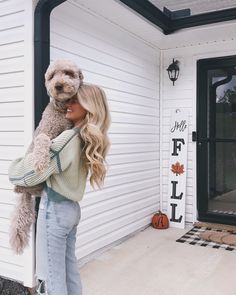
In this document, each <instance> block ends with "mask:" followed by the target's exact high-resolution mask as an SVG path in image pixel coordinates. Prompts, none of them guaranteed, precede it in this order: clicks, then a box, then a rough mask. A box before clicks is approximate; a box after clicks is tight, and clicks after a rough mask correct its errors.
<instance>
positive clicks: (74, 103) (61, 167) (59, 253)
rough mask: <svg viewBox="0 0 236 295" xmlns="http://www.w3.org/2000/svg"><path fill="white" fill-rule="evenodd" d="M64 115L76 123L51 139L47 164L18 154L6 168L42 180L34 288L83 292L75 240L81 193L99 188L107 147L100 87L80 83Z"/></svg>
mask: <svg viewBox="0 0 236 295" xmlns="http://www.w3.org/2000/svg"><path fill="white" fill-rule="evenodd" d="M66 118H67V119H68V120H70V121H71V122H72V123H73V125H74V127H73V128H72V129H70V130H66V131H64V132H62V133H61V134H60V135H59V136H58V137H56V138H55V139H53V140H52V142H51V148H50V159H51V160H50V165H49V167H48V168H47V169H46V170H45V171H43V172H40V173H39V172H35V171H34V169H33V166H32V161H31V159H32V154H28V155H26V156H25V157H24V158H19V159H16V160H15V161H13V162H12V164H11V165H10V168H9V179H10V181H11V182H12V183H13V184H15V185H22V186H34V185H36V184H39V183H42V182H45V189H44V192H43V196H42V197H41V200H40V205H39V212H38V220H37V235H36V276H37V279H38V280H39V286H38V289H37V292H38V294H49V295H81V294H82V286H81V281H80V276H79V273H78V270H77V260H76V256H75V242H76V231H77V225H78V223H79V220H80V205H79V203H78V202H79V201H80V200H81V199H82V198H83V194H84V190H85V186H86V180H87V178H88V173H89V172H90V178H89V180H90V184H91V185H92V187H93V188H94V187H95V184H96V185H97V186H98V187H99V188H101V187H102V186H103V184H104V179H105V176H106V167H105V158H106V155H107V152H108V149H109V147H110V142H109V139H108V136H107V131H108V128H109V126H110V122H111V120H110V112H109V108H108V103H107V99H106V96H105V93H104V92H103V90H102V89H101V88H99V87H97V86H95V85H86V84H83V85H82V86H80V88H79V91H78V94H77V96H76V97H74V98H72V99H70V100H69V101H68V102H67V112H66Z"/></svg>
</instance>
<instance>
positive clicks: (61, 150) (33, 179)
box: [8, 130, 76, 186]
mask: <svg viewBox="0 0 236 295" xmlns="http://www.w3.org/2000/svg"><path fill="white" fill-rule="evenodd" d="M75 135H76V134H75V132H74V131H73V130H66V131H64V132H62V133H61V134H60V135H59V136H58V137H56V138H55V139H53V140H52V142H51V148H50V162H49V166H48V167H47V168H46V169H45V170H44V171H42V172H37V171H35V170H34V167H33V161H32V156H33V154H32V153H29V154H26V155H25V156H24V157H21V158H17V159H16V160H14V161H13V162H12V163H11V164H10V166H9V169H8V175H9V180H10V182H11V183H12V184H14V185H20V186H34V185H37V184H39V183H42V182H44V181H45V180H47V179H48V178H49V177H50V176H51V175H52V174H55V173H60V172H62V171H64V170H65V169H66V168H67V167H68V166H69V165H70V163H71V161H72V157H71V156H70V155H71V151H70V148H71V142H72V139H73V138H74V136H75Z"/></svg>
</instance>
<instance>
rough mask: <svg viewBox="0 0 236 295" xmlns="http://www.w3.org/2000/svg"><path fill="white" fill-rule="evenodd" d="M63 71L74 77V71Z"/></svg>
mask: <svg viewBox="0 0 236 295" xmlns="http://www.w3.org/2000/svg"><path fill="white" fill-rule="evenodd" d="M64 73H65V75H67V76H70V77H71V78H74V77H75V75H74V73H73V72H71V71H65V72H64Z"/></svg>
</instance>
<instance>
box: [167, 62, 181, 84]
mask: <svg viewBox="0 0 236 295" xmlns="http://www.w3.org/2000/svg"><path fill="white" fill-rule="evenodd" d="M166 70H167V72H168V75H169V78H170V80H171V81H172V82H173V86H174V85H175V81H176V80H177V79H178V77H179V61H178V60H174V59H173V62H172V64H170V65H169V67H168V69H166Z"/></svg>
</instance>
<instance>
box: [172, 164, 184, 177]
mask: <svg viewBox="0 0 236 295" xmlns="http://www.w3.org/2000/svg"><path fill="white" fill-rule="evenodd" d="M171 171H172V172H173V173H175V174H176V176H178V175H180V174H183V173H184V165H181V164H180V163H179V162H176V163H175V164H172V165H171Z"/></svg>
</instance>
